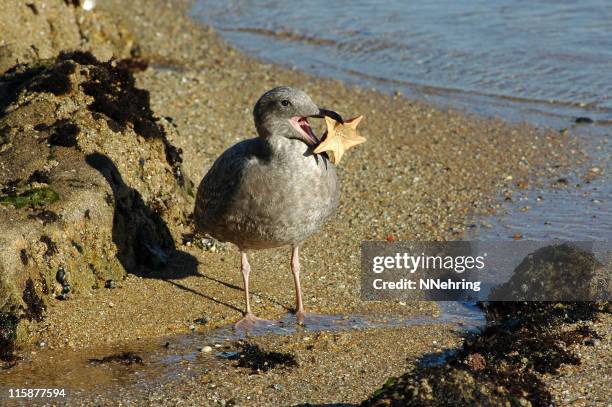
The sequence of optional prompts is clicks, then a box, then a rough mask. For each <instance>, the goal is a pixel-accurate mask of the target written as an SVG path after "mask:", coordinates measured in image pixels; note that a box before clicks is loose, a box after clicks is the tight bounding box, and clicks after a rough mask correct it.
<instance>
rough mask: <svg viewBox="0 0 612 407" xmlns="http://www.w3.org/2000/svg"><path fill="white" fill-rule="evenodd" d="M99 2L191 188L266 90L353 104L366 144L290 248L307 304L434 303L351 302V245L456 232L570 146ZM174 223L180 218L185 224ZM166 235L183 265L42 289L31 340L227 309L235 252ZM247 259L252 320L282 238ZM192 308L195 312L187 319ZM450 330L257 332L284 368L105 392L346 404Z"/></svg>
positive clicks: (282, 253)
mask: <svg viewBox="0 0 612 407" xmlns="http://www.w3.org/2000/svg"><path fill="white" fill-rule="evenodd" d="M102 3H103V4H101V5H100V8H102V9H103V10H105V11H106V12H108V13H109V15H111V16H112V15H115V16H116V17H117V18H119V19H121V20H122V21H123V22H124V23H125V25H126V26H127V27H130V30H131V32H132V33H133V35H134V38H135V41H136V42H137V43H138V45H139V48H140V52H141V55H142V57H143V58H144V59H146V60H147V61H148V63H149V68H148V69H146V70H145V71H144V72H141V73H138V74H137V81H138V85H139V86H140V87H143V88H145V89H147V90H149V91H150V92H151V103H152V106H153V108H154V110H155V112H156V113H157V114H158V115H159V116H163V117H171V118H172V121H173V123H174V124H175V125H176V127H177V130H178V135H177V136H175V137H176V138H175V139H173V140H170V141H171V142H172V143H174V144H175V145H177V146H178V147H180V148H182V149H183V152H184V154H183V158H184V169H185V172H186V174H187V176H188V177H189V178H191V179H192V180H193V181H194V182H195V183H196V185H197V184H198V183H199V181H200V179H201V178H202V176H203V175H204V173H205V171H206V170H207V168H208V167H209V166H210V165H211V164H212V162H213V161H214V159H215V158H216V157H217V156H218V154H219V153H221V152H222V151H223V150H224V149H225V148H227V147H229V146H230V145H231V144H233V143H235V142H237V141H239V140H241V139H243V138H246V137H252V136H254V128H253V124H252V117H251V109H252V106H253V104H254V103H255V101H256V100H257V98H258V97H259V95H261V94H262V93H263V92H264V91H265V90H267V89H269V88H271V87H274V86H277V85H280V84H286V85H291V86H295V87H298V88H302V89H304V90H305V91H306V92H307V93H309V94H310V95H311V96H312V98H313V100H315V101H316V102H317V103H319V104H320V105H322V106H325V107H327V108H330V109H334V110H336V111H338V112H340V113H341V114H342V115H343V116H346V117H349V116H354V115H357V114H363V115H364V116H365V119H364V121H363V122H362V125H361V127H360V128H361V130H362V134H363V135H364V136H365V137H366V138H367V139H368V142H367V143H366V144H364V145H361V146H359V147H357V148H355V149H353V150H351V151H350V152H349V153H347V155H346V157H345V160H343V162H342V165H341V168H340V169H339V177H340V179H341V182H342V195H341V204H340V208H339V211H338V214H337V215H336V216H335V217H334V218H333V219H332V221H330V222H329V223H328V225H326V227H325V228H324V229H323V230H322V231H321V232H320V233H319V234H317V235H316V236H314V237H312V238H311V239H310V240H309V241H307V242H306V244H305V246H304V249H303V251H302V265H303V277H302V278H303V288H304V294H305V298H304V301H305V306H306V307H307V310H309V311H313V312H317V313H325V314H339V313H345V314H348V313H352V314H355V313H364V312H381V311H384V312H387V313H389V314H393V315H405V316H406V317H411V316H416V315H423V314H424V315H435V314H437V313H439V310H438V308H437V306H436V304H434V303H408V304H404V305H402V304H400V303H368V302H364V301H362V300H360V298H359V289H360V287H359V280H360V260H359V244H360V242H361V241H362V240H368V239H386V238H388V237H389V238H393V239H396V240H411V239H412V240H417V239H418V240H448V239H458V238H460V237H461V236H462V234H463V233H464V232H465V231H466V229H468V228H470V227H472V225H474V220H473V219H474V217H475V216H476V215H482V214H492V213H494V212H495V210H496V208H497V207H498V206H499V201H500V199H503V198H501V194H502V193H503V192H506V193H509V194H511V191H512V190H513V189H515V188H517V185H521V183H535V184H537V183H539V182H541V181H543V180H549V179H551V178H555V177H558V176H560V174H562V173H563V171H564V169H566V168H569V166H570V165H571V163H572V162H573V160H574V158H575V157H576V156H579V155H580V152H579V147H578V146H576V145H574V142H573V140H572V139H571V137H570V136H568V135H562V134H559V133H558V132H556V131H543V130H538V129H535V128H533V127H530V126H528V125H518V126H514V125H508V124H506V123H504V122H503V121H501V120H494V119H491V120H489V119H482V118H478V117H474V116H470V115H466V114H463V113H460V112H454V111H441V110H438V109H435V108H432V107H429V106H427V105H425V104H422V103H420V102H415V101H412V100H407V99H404V98H401V97H394V96H389V95H383V94H381V93H378V92H375V91H372V90H364V89H358V88H354V87H348V86H345V85H343V84H341V83H339V82H337V81H333V80H328V79H320V78H313V77H310V76H308V75H305V74H303V73H300V72H297V71H291V70H286V69H282V68H279V67H276V66H271V65H267V64H265V63H261V62H259V61H255V60H253V59H251V58H249V57H247V56H244V55H242V54H240V53H238V52H236V51H235V50H233V49H232V48H231V47H229V46H228V45H227V44H225V43H223V42H222V41H221V40H220V39H219V38H218V37H217V35H216V34H215V33H214V32H213V31H212V30H210V29H207V28H205V27H202V26H200V25H198V24H197V23H196V22H194V21H192V20H190V19H189V18H188V17H185V13H186V10H187V9H188V2H172V5H169V4H167V3H168V2H163V1H158V0H155V1H146V2H145V1H140V0H139V1H134V2H129V3H128V2H121V1H119V0H110V1H107V2H102ZM175 229H176V230H178V231H182V232H184V233H188V232H189V231H190V229H189V225H175ZM177 248H178V250H179V251H182V252H184V253H188V254H190V255H192V256H194V257H195V258H196V259H197V261H198V266H197V270H192V269H190V268H189V267H188V265H187V264H185V263H184V256H178V255H177V256H176V257H175V258H173V259H171V260H170V264H171V265H170V266H169V269H168V270H166V271H164V272H160V273H157V274H154V275H151V276H149V277H148V278H146V277H139V276H135V275H129V276H128V277H127V278H126V279H125V280H123V281H119V282H117V287H116V288H113V289H105V288H100V289H97V290H92V291H89V292H77V293H75V295H74V296H73V297H72V298H71V299H70V300H69V301H53V302H52V304H51V307H50V308H49V309H48V311H47V318H46V319H45V321H44V322H43V323H42V324H41V326H40V327H39V328H38V329H39V330H40V333H39V335H38V338H37V339H36V343H33V344H32V349H33V350H34V351H35V352H54V351H56V350H57V351H60V350H61V351H62V352H64V351H68V352H72V351H74V352H77V353H82V354H94V353H99V351H98V352H97V351H96V349H107V348H108V347H111V348H112V349H121V348H122V347H123V346H128V344H134V343H137V342H138V341H146V342H147V343H150V341H151V340H157V339H159V340H160V342H161V341H162V340H161V338H165V337H166V336H168V335H174V334H182V333H186V332H191V331H192V330H195V331H197V332H208V331H209V330H211V329H213V328H217V327H221V326H226V325H229V324H232V323H234V322H236V321H237V320H238V319H239V318H240V310H242V307H243V292H242V289H241V287H242V278H241V275H240V273H239V269H238V267H239V257H238V253H237V251H236V249H235V248H233V247H231V246H230V245H221V246H219V247H218V249H217V250H214V251H211V250H208V251H206V250H202V249H201V248H198V247H196V245H194V244H190V245H187V244H181V242H180V241H179V242H177ZM251 258H252V260H251V266H252V270H253V273H252V275H253V276H252V283H251V284H252V293H253V294H254V302H253V305H254V311H255V312H256V313H257V314H258V315H259V316H262V317H265V318H270V319H279V318H282V317H284V316H285V315H286V314H287V313H288V312H289V311H290V310H291V308H292V306H293V303H294V297H293V296H294V293H293V285H292V277H291V274H290V271H289V250H288V249H278V250H270V251H265V252H257V253H253V254H252V256H251ZM199 318H204V319H205V320H206V322H205V323H204V324H199V323H196V322H194V321H196V320H197V319H199ZM454 332H455V331H454V330H453V328H452V327H451V326H447V325H432V326H427V327H419V328H409V329H378V330H355V331H348V332H344V333H342V334H339V337H338V338H336V337H335V335H329V334H321V336H320V337H319V338H318V339H316V341H317V344H315V345H314V347H313V348H308V346H309V345H307V343H308V342H309V341H310V340H312V338H311V339H308V340H306V339H305V338H304V336H305V335H303V334H300V335H297V334H294V335H289V336H264V337H259V338H256V339H253V343H254V344H257V345H259V346H260V347H261V348H262V349H264V350H266V351H274V352H285V353H290V354H292V355H294V356H295V357H296V358H297V359H298V361H299V363H298V367H293V368H279V369H272V370H270V371H268V372H263V373H258V374H256V375H252V374H250V373H249V372H248V371H245V369H242V368H236V367H235V366H234V364H233V363H230V362H227V363H221V362H218V361H214V363H213V364H212V366H213V367H212V368H210V370H207V371H206V370H196V371H195V372H192V373H193V377H190V378H186V379H181V380H175V381H171V382H169V383H166V384H164V385H163V386H161V387H159V388H157V389H155V390H152V391H150V392H149V391H148V390H147V392H146V393H147V394H146V395H144V394H142V393H139V392H138V391H137V387H133V388H131V387H130V388H131V389H132V390H134V391H135V393H134V394H132V395H130V394H129V391H127V390H125V391H123V392H116V393H113V394H110V395H107V396H105V397H108V399H106V400H107V401H108V400H110V399H113V400H115V401H119V400H122V401H124V402H125V403H133V404H140V403H146V402H145V401H144V399H143V398H146V400H147V401H148V402H151V403H153V404H168V405H174V404H177V403H179V402H181V401H182V402H186V403H187V404H188V405H191V404H199V403H205V404H206V403H208V404H214V403H217V400H226V401H227V400H231V399H233V400H234V402H235V403H237V404H238V405H246V404H251V403H252V404H254V405H261V404H263V405H266V404H268V405H274V404H278V403H280V404H299V403H307V402H313V403H315V402H316V403H330V402H338V403H346V402H350V403H355V402H359V401H360V400H363V399H365V398H367V396H368V395H370V394H371V393H372V392H374V391H375V390H376V389H378V388H379V387H380V386H381V385H382V384H383V383H384V382H385V381H386V378H387V377H388V376H390V375H398V374H400V373H402V372H404V371H405V370H406V369H407V368H408V367H409V366H410V365H411V363H412V362H413V361H414V360H415V359H416V358H419V357H421V356H422V355H424V354H426V353H429V352H435V351H439V350H441V349H444V348H447V347H455V346H457V345H458V344H459V343H460V342H461V338H459V336H458V335H457V334H456V333H454ZM26 352H27V351H26ZM32 357H33V358H36V357H37V355H36V354H34V355H33V356H32ZM204 357H205V358H207V357H208V356H204ZM276 385H278V386H276ZM278 389H280V390H278ZM96 393H98V392H97V391H95V390H92V392H91V393H87V392H86V393H85V394H82V397H83V398H79V400H80V401H82V403H83V404H90V403H95V399H96V397H97V396H96ZM141 397H143V398H141ZM249 397H250V398H249ZM219 403H220V402H219ZM221 404H222V403H221Z"/></svg>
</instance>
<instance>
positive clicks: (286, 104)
mask: <svg viewBox="0 0 612 407" xmlns="http://www.w3.org/2000/svg"><path fill="white" fill-rule="evenodd" d="M290 104H291V102H290V101H288V100H287V99H284V100H281V105H283V106H289V105H290Z"/></svg>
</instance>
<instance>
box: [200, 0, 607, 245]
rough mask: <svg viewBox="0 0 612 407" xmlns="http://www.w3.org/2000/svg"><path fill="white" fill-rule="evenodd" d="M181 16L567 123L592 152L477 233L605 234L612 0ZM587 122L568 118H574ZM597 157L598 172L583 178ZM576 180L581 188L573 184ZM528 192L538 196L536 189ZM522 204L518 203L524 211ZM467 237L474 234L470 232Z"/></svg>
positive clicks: (454, 99)
mask: <svg viewBox="0 0 612 407" xmlns="http://www.w3.org/2000/svg"><path fill="white" fill-rule="evenodd" d="M191 14H192V15H193V16H195V17H196V18H198V19H200V20H201V21H203V22H204V23H206V24H209V25H212V26H213V27H215V28H216V29H217V30H218V31H219V32H220V34H221V35H222V36H223V37H224V38H225V39H227V40H228V41H229V42H230V43H232V44H233V45H234V46H236V47H237V48H238V49H241V50H243V51H245V52H246V53H248V54H250V55H254V56H257V57H259V58H261V59H263V60H266V61H269V62H273V63H277V64H280V65H284V66H287V67H292V68H293V67H295V68H297V69H300V70H303V71H306V72H309V73H313V74H316V75H322V76H329V77H334V78H337V79H340V80H343V81H346V82H349V83H353V84H358V85H360V86H362V87H375V88H377V89H379V90H382V91H384V92H394V91H396V90H397V91H401V92H402V94H404V95H406V96H409V97H414V98H418V99H421V100H425V101H427V102H430V103H433V104H436V105H438V106H443V107H454V108H460V109H466V110H468V111H471V112H474V113H477V114H481V115H488V116H500V117H502V118H504V119H506V120H509V121H515V122H517V121H527V122H530V123H533V124H536V125H543V126H547V127H552V128H554V129H556V130H559V129H563V128H571V134H572V137H580V138H581V140H582V142H583V143H584V144H585V145H586V146H587V150H588V152H589V154H590V155H591V157H592V159H593V162H592V163H589V164H588V166H587V167H585V168H580V169H579V170H578V171H576V172H573V173H571V174H567V177H568V180H569V184H570V185H571V186H570V187H568V188H564V189H553V188H544V189H537V190H536V189H531V190H529V191H526V193H525V194H522V196H521V198H520V200H517V201H515V202H514V203H507V204H505V205H504V206H505V208H504V209H505V212H506V215H505V216H504V215H503V214H502V216H501V217H496V218H492V219H487V220H486V223H487V224H488V225H490V226H491V227H490V228H480V230H479V234H478V236H479V237H480V238H495V239H510V238H511V237H512V236H513V235H514V233H516V232H519V233H521V234H522V235H523V237H524V238H526V239H555V238H557V239H573V240H610V239H611V238H612V204H611V199H612V180H611V179H610V176H609V175H608V171H607V169H608V166H609V164H608V161H609V157H610V156H612V146H611V145H610V144H609V143H607V144H606V141H607V139H609V138H610V134H611V133H612V2H610V1H608V0H585V1H581V2H569V1H550V0H536V1H486V0H475V1H469V2H457V1H454V0H434V1H427V2H405V1H401V0H391V1H387V2H384V3H381V2H377V1H374V0H360V1H351V2H347V1H336V2H329V1H323V0H314V1H310V2H302V3H300V5H299V7H298V6H296V3H292V2H282V1H278V0H251V1H244V0H233V1H227V2H216V1H210V0H197V1H196V3H195V4H194V6H193V8H192V10H191ZM583 116H585V117H589V118H591V119H593V120H594V123H593V124H589V125H580V126H574V125H573V122H574V120H575V118H577V117H583ZM592 166H598V168H599V169H600V170H601V173H604V176H603V177H600V178H599V179H595V180H593V181H591V182H589V183H586V182H584V181H583V180H582V179H581V176H582V175H583V174H584V173H585V172H586V171H587V170H588V169H589V168H591V167H592ZM577 184H580V186H579V187H576V185H577ZM538 197H540V198H539V199H538ZM525 206H529V211H528V212H523V211H522V209H523V208H524V207H525ZM472 236H474V235H472Z"/></svg>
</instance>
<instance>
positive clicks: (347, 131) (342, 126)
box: [314, 116, 366, 164]
mask: <svg viewBox="0 0 612 407" xmlns="http://www.w3.org/2000/svg"><path fill="white" fill-rule="evenodd" d="M361 119H363V116H357V117H354V118H352V119H350V120H346V121H345V122H344V123H340V122H337V121H335V120H334V119H332V118H331V117H328V116H325V124H327V131H326V132H325V134H324V135H323V137H324V138H323V141H322V142H321V144H319V145H318V146H317V148H316V149H315V150H314V152H315V154H321V153H322V152H324V151H327V152H328V155H329V160H330V161H331V162H332V163H333V164H338V163H339V162H340V159H341V158H342V155H343V154H344V152H345V151H346V150H348V149H349V148H351V147H355V146H356V145H358V144H361V143H364V142H365V141H366V139H365V138H364V137H361V136H360V135H359V133H358V132H357V125H358V124H359V122H360V121H361Z"/></svg>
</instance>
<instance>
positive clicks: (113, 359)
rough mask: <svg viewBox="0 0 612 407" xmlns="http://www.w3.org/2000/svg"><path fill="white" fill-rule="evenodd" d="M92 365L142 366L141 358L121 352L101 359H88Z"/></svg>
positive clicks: (134, 354)
mask: <svg viewBox="0 0 612 407" xmlns="http://www.w3.org/2000/svg"><path fill="white" fill-rule="evenodd" d="M89 363H91V364H92V365H103V364H107V363H120V364H122V365H128V366H129V365H133V364H138V365H142V364H144V362H143V360H142V358H141V357H140V356H139V355H137V354H136V353H134V352H123V353H118V354H116V355H110V356H104V357H103V358H102V359H89Z"/></svg>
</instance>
